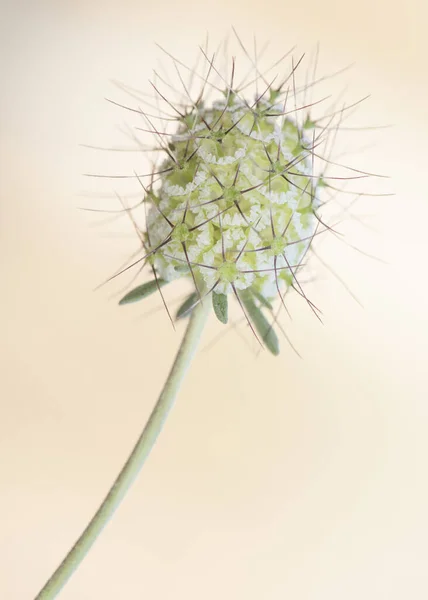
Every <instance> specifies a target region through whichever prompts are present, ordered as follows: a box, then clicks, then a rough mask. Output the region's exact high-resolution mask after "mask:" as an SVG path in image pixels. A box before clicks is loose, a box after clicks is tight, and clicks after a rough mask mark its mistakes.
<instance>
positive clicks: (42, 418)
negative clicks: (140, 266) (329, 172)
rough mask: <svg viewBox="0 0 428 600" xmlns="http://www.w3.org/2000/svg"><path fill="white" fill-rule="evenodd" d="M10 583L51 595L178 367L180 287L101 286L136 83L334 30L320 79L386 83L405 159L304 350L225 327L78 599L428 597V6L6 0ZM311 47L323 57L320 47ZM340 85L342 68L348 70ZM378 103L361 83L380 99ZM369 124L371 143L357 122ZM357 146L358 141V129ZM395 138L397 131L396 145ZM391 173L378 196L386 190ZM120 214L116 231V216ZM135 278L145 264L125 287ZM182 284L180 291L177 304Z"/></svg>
mask: <svg viewBox="0 0 428 600" xmlns="http://www.w3.org/2000/svg"><path fill="white" fill-rule="evenodd" d="M1 13H2V18H1V25H0V45H1V49H0V61H1V65H2V68H1V75H2V77H1V94H0V109H1V112H0V115H1V116H0V120H1V140H0V144H1V146H0V151H1V159H0V160H1V163H0V164H1V177H0V190H1V242H0V243H1V268H2V288H3V289H2V294H1V306H2V310H1V313H0V314H1V316H0V319H1V331H2V339H3V343H2V345H1V354H2V356H1V364H2V375H1V380H0V381H1V383H0V387H1V420H0V451H1V463H0V531H1V534H0V565H1V566H0V570H1V574H0V598H1V599H2V600H21V599H22V600H24V599H25V600H30V599H31V598H33V597H34V595H35V593H36V592H37V591H38V589H39V588H40V587H41V585H42V584H43V583H44V581H45V580H46V578H47V577H48V576H49V575H50V574H51V572H52V570H53V568H54V567H55V566H56V565H57V563H58V562H59V561H60V559H62V557H63V555H64V553H65V552H66V550H68V548H69V547H70V545H71V543H72V542H73V541H74V540H75V538H76V537H77V536H78V534H79V533H80V532H81V530H82V527H83V526H84V525H85V524H86V523H87V521H88V519H89V517H90V516H91V515H92V513H93V511H94V510H95V508H96V507H97V506H98V503H99V501H100V500H101V498H102V497H103V496H104V494H105V492H106V491H107V489H108V487H109V485H110V484H111V482H112V481H113V478H114V477H115V475H116V474H117V472H118V469H119V468H120V466H121V465H122V463H123V461H124V460H125V458H126V456H127V455H128V453H129V451H130V449H131V447H132V445H133V443H134V441H135V439H136V437H137V435H138V433H139V432H140V430H141V427H142V425H143V424H144V422H145V420H146V418H147V416H148V414H149V411H150V409H151V407H152V405H153V403H154V401H155V398H156V396H157V394H158V392H159V390H160V388H161V386H162V383H163V381H164V378H165V376H166V373H167V371H168V369H169V366H170V363H171V360H172V358H173V355H174V352H175V350H176V348H177V346H178V344H179V341H180V337H181V334H182V331H183V329H182V327H181V328H179V330H178V331H177V332H176V333H174V332H173V331H172V328H171V326H170V323H169V322H168V320H167V318H166V316H165V314H164V313H163V312H162V311H159V312H153V313H151V314H149V315H148V316H147V315H146V316H145V317H144V316H143V315H145V314H146V313H147V311H148V310H151V309H155V308H156V307H158V306H159V300H158V299H156V298H155V299H153V300H149V301H147V303H146V304H145V306H135V307H133V308H129V309H118V308H117V305H116V299H117V298H115V297H112V293H113V292H115V291H117V290H118V289H119V287H120V286H118V285H117V286H116V287H115V286H113V287H111V288H103V289H102V290H101V291H99V292H97V293H94V292H93V288H94V287H95V285H97V284H98V283H99V282H101V281H102V280H103V279H104V278H106V277H107V276H108V275H110V274H111V272H112V271H113V270H114V269H115V268H116V267H117V266H118V265H119V264H120V262H121V261H122V260H123V259H124V258H125V257H126V256H127V254H128V253H129V250H130V248H132V247H135V246H132V244H133V243H134V240H132V239H130V238H125V237H123V236H122V234H121V225H120V223H119V222H117V221H110V222H109V221H108V220H106V219H104V218H102V219H101V218H99V217H98V216H97V215H94V214H90V213H83V212H80V211H78V210H77V208H78V207H79V206H100V204H98V203H99V202H101V200H100V199H97V198H96V197H95V196H94V195H93V196H92V197H91V198H90V199H89V200H88V198H84V197H83V196H81V194H84V193H86V192H88V191H90V192H91V194H94V193H98V194H102V193H106V191H107V192H109V193H112V192H113V191H114V189H115V188H114V184H113V183H112V182H109V181H103V182H101V181H100V180H92V181H90V182H89V180H87V179H84V178H83V177H82V173H84V172H88V171H92V172H94V171H95V172H120V171H121V170H123V169H125V168H126V169H128V171H131V172H132V170H133V169H135V168H138V167H139V166H140V165H142V164H144V162H143V161H144V159H143V158H142V157H141V156H138V155H137V154H130V153H124V154H121V155H118V154H113V153H107V152H101V151H100V152H94V151H91V150H88V149H85V148H82V147H80V146H79V144H94V145H111V144H115V143H116V144H118V143H119V144H120V143H121V141H122V140H123V137H121V134H120V132H118V130H117V128H116V126H120V125H122V124H124V123H127V122H128V123H131V124H132V123H134V124H135V122H133V121H132V119H130V118H129V115H128V114H126V113H124V112H123V111H120V110H119V109H117V108H114V107H112V106H110V105H108V104H107V103H106V102H105V101H104V100H103V98H104V97H105V96H109V97H113V98H114V94H115V89H114V88H113V87H112V85H111V83H110V80H111V79H119V80H121V81H124V82H126V83H128V84H129V85H133V86H135V87H139V88H141V89H143V90H144V89H147V85H148V84H147V83H146V82H147V79H148V78H149V77H150V76H151V69H152V68H153V67H154V66H156V65H157V62H156V61H157V60H158V58H159V57H160V52H159V51H158V49H157V48H156V47H155V45H154V42H159V43H161V44H163V45H164V46H166V47H168V49H169V50H171V51H172V52H173V53H174V54H176V55H177V56H180V57H181V58H182V59H183V60H185V61H186V60H189V61H191V60H192V59H193V57H194V56H195V53H196V51H197V50H196V48H197V44H199V43H201V42H202V41H203V38H204V35H205V31H209V33H210V36H211V38H212V40H213V42H214V44H216V43H217V41H219V40H220V38H221V37H223V36H224V35H225V34H226V33H228V32H229V31H230V26H231V25H232V24H233V25H235V26H236V27H237V28H238V30H239V32H240V33H241V35H242V37H243V39H244V40H245V41H247V42H248V43H249V44H251V40H252V34H253V32H255V33H256V35H257V37H258V38H259V39H260V40H261V41H265V40H266V39H271V49H270V51H269V52H270V54H271V56H272V58H273V59H275V58H277V57H278V56H279V55H280V53H281V52H285V51H286V50H287V49H289V48H290V47H291V46H292V45H293V44H295V43H297V44H298V50H299V51H301V50H306V49H309V50H312V49H313V48H314V45H315V44H316V42H318V41H319V42H320V44H321V56H322V62H321V64H320V74H323V73H324V72H330V71H331V70H334V69H337V68H340V67H343V66H345V65H347V64H349V63H351V62H354V61H355V62H356V66H355V68H354V69H353V70H352V71H351V72H348V73H347V74H346V75H345V76H344V78H342V79H340V84H341V85H342V84H346V83H349V85H350V89H352V92H353V93H354V94H355V96H356V97H362V96H364V95H366V94H367V93H371V94H372V98H371V99H370V100H369V101H367V102H365V103H364V104H363V105H362V106H361V107H360V110H359V111H358V115H357V122H358V124H366V125H383V124H390V123H391V124H393V125H394V127H393V128H391V129H383V130H377V131H367V132H360V133H358V134H357V137H356V138H354V137H352V140H353V141H352V143H351V142H350V148H357V149H358V147H363V146H368V147H367V148H366V149H365V150H364V151H362V152H360V154H358V153H356V154H354V155H353V156H352V157H350V159H352V164H354V165H355V166H358V167H360V168H366V169H369V170H372V171H375V172H379V173H387V174H390V175H392V179H391V180H390V181H387V182H385V181H384V182H382V186H383V191H392V192H395V194H396V195H395V196H393V197H388V198H376V197H373V198H369V199H366V200H362V201H361V205H360V213H361V214H364V215H372V216H371V217H370V218H369V219H368V220H365V223H367V224H368V225H369V226H370V228H363V227H360V226H358V224H356V226H355V228H353V227H351V226H346V225H345V229H344V231H347V232H349V236H350V237H349V239H350V240H351V241H352V243H354V244H356V245H357V246H358V247H359V248H361V249H362V250H364V251H366V252H370V253H374V254H376V255H377V256H379V257H381V258H383V259H384V260H385V261H387V263H388V264H383V263H379V262H378V261H374V260H371V259H369V258H366V257H365V256H363V255H361V254H359V253H357V252H354V251H352V250H350V249H348V248H346V246H344V245H340V244H338V243H337V244H331V245H330V244H329V243H326V244H325V245H323V246H320V252H321V250H322V254H323V256H324V258H325V259H326V260H327V261H328V262H329V264H331V265H332V266H333V267H334V268H335V270H336V271H337V273H338V274H339V275H340V276H341V277H343V278H344V279H345V280H346V282H347V284H348V285H349V286H350V288H351V289H352V290H353V292H355V293H356V294H357V296H358V298H359V299H360V301H361V302H362V304H363V305H364V308H361V307H360V306H359V305H358V304H357V303H356V302H354V300H353V299H352V298H351V296H350V295H349V294H348V293H347V292H346V290H344V288H343V287H342V286H341V285H340V283H338V281H337V280H335V279H334V278H333V277H332V276H331V275H329V273H328V272H327V271H325V270H322V269H320V271H319V277H318V280H317V281H316V282H315V284H313V285H311V287H310V290H311V293H312V298H313V300H314V301H315V302H316V304H317V305H319V306H320V307H321V308H322V309H323V312H324V322H325V325H324V326H322V325H320V324H319V323H318V321H317V320H316V319H315V318H314V317H313V315H312V313H311V312H310V311H309V310H308V309H307V307H305V306H304V303H303V302H298V301H297V300H296V301H294V302H293V303H292V311H293V317H294V319H293V321H292V323H288V325H287V327H288V332H289V333H290V335H291V336H292V338H293V341H294V342H295V344H296V345H297V347H298V348H299V351H300V352H301V354H302V355H303V360H300V359H299V358H298V357H296V355H295V354H293V352H292V351H291V350H290V349H289V348H288V347H287V345H286V344H285V343H283V352H282V354H281V356H280V357H279V359H273V358H271V357H270V356H268V355H267V354H266V353H262V354H260V355H259V356H257V347H256V346H255V344H254V342H253V341H252V340H251V337H250V336H249V335H248V332H247V331H246V328H245V325H243V324H241V325H240V326H239V328H238V333H239V335H238V334H237V332H236V330H233V329H232V328H230V330H229V331H228V332H227V333H226V334H225V335H224V336H223V337H222V338H220V339H219V340H218V341H217V342H216V343H215V344H211V345H210V342H212V340H214V339H215V337H216V336H217V335H218V334H219V333H220V332H221V331H222V329H221V326H220V324H217V323H215V322H214V320H211V322H210V324H209V326H208V328H207V331H206V333H205V336H204V340H203V342H202V348H204V350H203V351H202V352H200V353H199V354H198V356H197V358H196V360H195V362H194V364H193V366H192V369H191V371H190V372H189V375H188V378H187V380H186V382H185V385H184V387H183V389H182V392H181V394H180V398H179V402H178V404H177V406H176V408H175V409H174V411H173V413H172V415H171V417H170V419H169V421H168V423H167V426H166V429H165V430H164V432H163V434H162V436H161V438H160V440H159V442H158V445H157V446H156V448H155V450H154V452H153V453H152V455H151V457H150V459H149V461H148V463H147V464H146V466H145V468H144V472H143V474H142V475H141V477H140V478H139V480H138V482H137V484H136V485H135V487H134V488H133V489H132V492H131V493H130V494H129V496H128V498H127V499H126V501H125V502H124V503H123V505H122V507H121V508H120V510H119V511H118V513H117V514H116V516H115V518H114V520H113V521H112V522H111V524H110V525H109V527H108V528H107V529H106V530H105V532H104V533H103V535H102V537H101V538H100V539H99V541H98V543H97V544H96V546H95V547H94V548H93V550H92V552H91V554H90V555H89V557H88V558H87V560H86V561H85V563H84V564H83V566H82V567H81V568H80V570H79V571H78V573H77V574H76V575H75V576H74V577H73V579H72V580H71V581H70V582H69V584H68V586H67V587H66V588H65V589H64V591H63V593H62V595H61V598H62V599H63V600H93V599H95V598H97V599H98V598H100V599H101V598H102V599H103V600H122V599H123V600H142V599H143V598H144V599H145V598H150V599H152V600H169V599H172V598H174V599H175V598H183V599H184V598H185V599H186V600H196V599H198V600H199V599H200V598H204V599H205V600H213V599H218V598H227V599H229V598H230V599H232V598H233V599H236V600H241V599H242V600H244V599H245V600H253V599H254V600H255V599H257V600H260V599H266V600H277V599H283V598H290V599H293V600H343V599H346V600H357V599H358V600H361V599H362V598H364V599H367V600H369V599H376V600H379V599H388V600H402V599H403V598H412V600H422V599H426V598H427V597H428V569H427V563H428V548H427V539H428V517H427V504H428V482H427V456H428V435H427V426H428V407H427V404H428V392H427V389H428V375H427V362H428V361H427V359H428V318H427V310H426V305H427V300H426V293H427V280H426V278H427V267H426V265H427V258H428V256H427V254H428V242H427V222H428V208H427V207H428V200H427V192H426V174H427V168H428V167H427V158H428V155H427V141H426V140H427V136H428V77H427V69H426V59H427V54H428V41H427V36H426V18H427V11H426V3H425V2H423V1H422V0H420V1H418V0H408V1H407V2H406V3H405V4H404V5H403V4H402V3H399V2H394V1H393V2H391V1H390V0H388V1H386V0H377V1H375V2H373V1H369V0H361V1H360V2H358V3H357V2H353V3H350V2H335V1H334V0H326V1H324V2H322V3H320V2H318V1H317V0H307V1H306V2H304V3H297V2H291V1H290V2H288V1H281V2H271V3H261V2H256V1H255V0H246V1H245V2H244V1H243V0H220V1H219V2H216V3H212V2H205V1H203V0H202V1H200V2H195V1H194V0H185V2H180V3H176V2H173V1H172V0H162V1H161V2H153V3H148V2H147V0H140V1H139V2H137V1H136V0H121V1H120V2H109V1H104V2H101V1H96V0H88V1H86V2H83V1H82V0H79V1H73V2H71V1H64V2H53V1H52V2H48V1H47V2H41V1H35V2H30V1H27V2H23V1H20V0H18V1H15V2H10V3H8V2H5V1H3V2H2V5H1ZM296 52H297V51H296ZM332 85H334V86H335V85H336V83H334V84H333V83H332ZM355 96H354V98H355ZM345 140H346V138H345ZM350 140H351V138H350ZM373 144H375V145H373ZM382 186H379V184H378V183H376V185H375V182H374V190H375V191H376V192H379V191H382V190H381V189H380V187H382ZM103 223H104V224H103ZM123 283H126V282H123ZM180 291H182V290H180V289H179V288H175V289H174V291H173V292H172V293H171V295H170V296H169V298H172V297H177V296H178V295H179V292H180Z"/></svg>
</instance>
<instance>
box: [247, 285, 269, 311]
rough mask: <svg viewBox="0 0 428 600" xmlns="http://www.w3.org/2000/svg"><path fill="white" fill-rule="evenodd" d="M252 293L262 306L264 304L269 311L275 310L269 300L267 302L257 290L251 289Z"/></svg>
mask: <svg viewBox="0 0 428 600" xmlns="http://www.w3.org/2000/svg"><path fill="white" fill-rule="evenodd" d="M251 293H252V294H253V295H254V296H255V297H256V298H257V300H258V301H259V302H260V304H262V305H263V306H264V307H265V308H268V309H269V310H273V306H272V304H271V303H270V302H269V300H267V299H266V298H265V297H264V296H263V294H261V293H260V292H258V291H257V290H255V289H253V288H251Z"/></svg>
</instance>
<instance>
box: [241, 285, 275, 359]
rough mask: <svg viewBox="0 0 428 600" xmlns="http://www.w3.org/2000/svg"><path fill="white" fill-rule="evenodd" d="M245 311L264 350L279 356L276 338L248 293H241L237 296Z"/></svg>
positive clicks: (270, 326)
mask: <svg viewBox="0 0 428 600" xmlns="http://www.w3.org/2000/svg"><path fill="white" fill-rule="evenodd" d="M239 297H240V298H241V301H242V304H243V305H244V308H245V310H246V311H247V315H248V318H249V319H250V320H251V322H252V324H253V325H254V329H255V330H256V331H257V333H258V334H259V335H260V337H261V339H262V342H263V343H264V345H265V346H266V348H267V349H268V350H269V351H270V352H272V354H273V355H274V356H278V354H279V342H278V337H277V335H276V333H275V331H274V329H273V327H272V325H271V323H269V321H268V320H267V319H266V317H265V315H264V314H263V313H262V311H261V309H260V308H259V307H258V306H257V305H256V303H255V302H254V300H253V298H252V297H251V295H250V293H248V292H241V294H240V295H239Z"/></svg>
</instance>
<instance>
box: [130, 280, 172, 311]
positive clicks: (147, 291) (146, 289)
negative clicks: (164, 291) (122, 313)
mask: <svg viewBox="0 0 428 600" xmlns="http://www.w3.org/2000/svg"><path fill="white" fill-rule="evenodd" d="M167 283H168V281H165V279H161V278H160V277H158V280H157V281H156V279H153V280H152V281H148V282H147V283H143V285H139V286H138V287H136V288H134V289H133V290H131V291H130V292H128V293H127V294H126V295H125V296H124V297H123V298H122V300H120V301H119V304H120V305H122V304H131V303H132V302H138V301H139V300H143V299H144V298H147V296H151V295H152V294H153V293H154V292H156V291H157V290H158V289H159V288H161V287H163V286H164V285H166V284H167Z"/></svg>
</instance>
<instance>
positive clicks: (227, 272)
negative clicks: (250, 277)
mask: <svg viewBox="0 0 428 600" xmlns="http://www.w3.org/2000/svg"><path fill="white" fill-rule="evenodd" d="M217 272H218V275H219V277H220V281H222V282H223V283H233V282H234V281H235V280H236V278H237V277H238V273H239V271H238V267H237V266H236V264H235V263H234V262H231V261H226V262H224V263H223V264H222V265H221V266H220V267H219V268H218V269H217Z"/></svg>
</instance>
